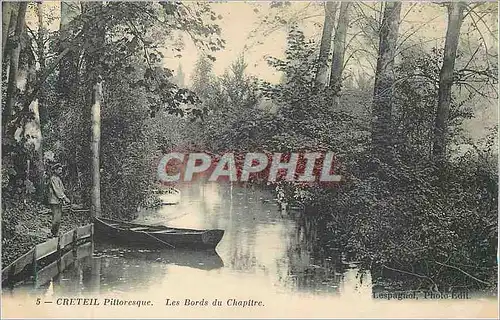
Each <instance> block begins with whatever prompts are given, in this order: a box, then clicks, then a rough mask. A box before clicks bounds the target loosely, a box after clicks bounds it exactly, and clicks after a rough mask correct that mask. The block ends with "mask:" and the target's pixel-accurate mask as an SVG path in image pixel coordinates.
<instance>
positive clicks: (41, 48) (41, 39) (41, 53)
mask: <svg viewBox="0 0 500 320" xmlns="http://www.w3.org/2000/svg"><path fill="white" fill-rule="evenodd" d="M43 9H44V4H43V3H42V2H39V3H38V4H37V13H38V39H37V49H38V50H37V55H38V64H39V68H38V83H43V84H42V88H41V89H40V91H39V93H38V111H39V113H40V127H42V126H43V125H44V124H45V123H46V121H47V112H46V110H45V107H46V106H45V87H46V86H45V84H44V83H45V82H44V79H42V76H43V74H44V73H45V71H46V63H45V32H46V30H45V26H44V21H43Z"/></svg>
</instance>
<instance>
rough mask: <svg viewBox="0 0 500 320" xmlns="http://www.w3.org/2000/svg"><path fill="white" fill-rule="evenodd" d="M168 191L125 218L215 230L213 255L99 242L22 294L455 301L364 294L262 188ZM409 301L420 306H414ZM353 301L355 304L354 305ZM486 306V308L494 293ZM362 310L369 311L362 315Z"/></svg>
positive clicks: (351, 308) (327, 310) (356, 277)
mask: <svg viewBox="0 0 500 320" xmlns="http://www.w3.org/2000/svg"><path fill="white" fill-rule="evenodd" d="M178 188H179V189H180V190H181V192H182V194H181V201H180V203H179V204H178V205H175V206H163V207H161V208H159V209H157V210H149V211H148V210H145V211H142V212H141V213H140V215H139V217H138V218H137V220H136V221H135V222H138V223H146V224H158V225H168V226H173V227H184V228H197V229H205V228H206V229H212V228H218V229H224V230H225V234H224V237H223V238H222V240H221V242H220V243H219V245H218V246H217V248H216V252H203V251H179V250H169V249H166V250H147V249H131V248H122V247H117V246H113V245H106V244H99V245H96V247H95V248H94V254H93V256H89V257H83V258H81V259H79V260H77V261H74V262H73V264H72V265H70V266H68V269H67V270H65V271H63V272H62V273H60V274H59V275H58V276H54V277H53V278H52V279H51V280H50V281H49V282H48V283H45V284H43V285H39V286H38V289H30V290H31V291H30V293H29V294H30V295H32V294H33V295H36V296H39V295H40V294H41V293H43V294H45V295H48V296H63V297H64V296H78V295H91V296H93V297H96V296H99V297H109V296H115V297H120V298H123V297H129V298H131V299H137V298H139V297H141V298H143V297H148V298H150V299H154V298H157V299H159V300H162V299H164V298H167V297H169V298H177V299H179V300H182V299H185V298H192V299H202V298H207V299H210V298H221V299H228V298H239V299H249V298H252V299H254V298H258V299H262V300H264V301H266V304H267V305H269V307H268V308H271V309H266V310H273V311H272V312H271V311H269V312H268V313H264V314H258V313H251V312H253V311H249V310H247V311H245V312H248V313H244V315H243V313H242V312H243V311H242V310H234V313H227V314H226V315H227V317H230V318H235V317H243V316H245V317H260V316H264V317H266V316H267V317H272V316H279V317H332V316H333V315H336V316H339V317H374V316H376V315H378V316H382V317H388V316H393V317H394V316H396V317H397V316H398V315H399V317H401V316H404V315H406V314H407V308H413V310H414V311H415V313H414V314H415V315H416V314H421V315H423V316H424V317H426V316H429V315H434V316H435V315H436V314H435V311H434V309H436V308H438V306H443V307H442V308H441V309H440V312H441V313H442V314H445V311H444V310H449V309H446V308H447V306H450V305H452V304H453V305H456V306H458V305H460V304H462V303H463V301H446V303H444V302H440V304H433V301H427V302H426V301H404V302H399V301H380V300H377V299H373V298H372V284H371V278H370V274H369V273H366V274H363V275H362V274H360V273H359V272H358V271H357V270H356V269H346V268H345V267H346V266H345V264H343V263H342V261H341V258H340V256H339V255H334V256H327V255H324V254H321V250H311V246H310V244H311V239H313V238H314V237H315V235H314V232H313V231H314V230H311V224H310V223H309V224H307V223H306V222H304V223H303V224H301V223H298V222H297V221H296V220H295V219H291V218H287V217H283V216H282V214H281V212H280V210H279V209H278V206H277V205H276V201H275V199H273V196H272V194H271V193H269V192H267V191H265V190H259V189H253V188H244V187H236V186H234V185H230V184H226V185H224V184H193V185H181V186H178ZM31 288H33V287H31ZM33 290H34V291H33ZM16 292H17V293H16ZM16 294H17V296H23V295H22V294H23V293H22V291H20V289H19V288H17V289H16V288H14V290H13V291H12V292H11V293H10V295H11V296H13V297H15V296H16ZM417 302H420V304H418V305H416V304H414V303H417ZM490 302H491V303H490ZM360 303H362V304H363V305H364V306H365V308H364V309H363V308H362V309H359V308H357V306H358V305H359V304H360ZM398 303H399V304H398ZM402 303H405V305H403V304H402ZM412 303H413V304H412ZM483 303H485V302H484V301H479V300H475V301H474V304H472V303H470V304H469V305H468V306H469V307H468V309H467V310H469V311H470V312H469V313H465V312H461V313H453V314H455V315H456V314H460V315H467V314H469V315H471V314H472V315H474V314H478V312H479V311H478V310H482V306H483ZM486 305H487V306H488V308H489V307H492V306H494V307H492V308H493V309H492V310H496V305H495V299H492V300H490V301H488V302H487V304H486ZM284 306H286V307H284ZM313 306H316V307H313ZM334 306H335V307H334ZM403 306H406V307H404V308H403ZM423 306H426V308H424V307H423ZM272 308H274V309H272ZM370 308H373V309H374V310H375V309H376V310H378V311H377V312H372V311H370V310H371V309H370ZM89 310H90V309H89ZM155 310H156V309H155ZM162 310H165V309H161V308H159V309H158V311H157V312H156V311H154V312H153V311H151V312H153V313H151V316H152V317H166V316H168V317H174V318H175V317H186V316H188V315H187V314H186V312H187V309H179V310H178V311H177V310H176V311H172V310H169V312H170V313H168V314H165V313H162V312H165V311H162ZM263 310H264V309H263ZM398 310H399V311H398ZM139 311H141V310H137V312H139ZM216 311H217V310H216V309H213V310H212V309H210V310H208V309H206V310H202V309H199V310H198V309H190V312H192V313H189V317H208V316H209V315H210V316H214V317H218V316H219V314H215V313H211V314H209V313H207V312H216ZM417 311H418V312H420V313H418V312H417ZM124 312H129V310H128V309H127V311H124ZM132 312H133V311H132ZM141 312H142V311H141ZM176 312H178V313H176ZM197 312H199V313H197ZM228 312H229V311H228ZM263 312H264V311H263ZM398 312H399V313H398ZM426 312H427V313H426ZM135 315H136V316H139V317H149V316H145V315H143V314H139V313H137V314H135ZM447 315H448V316H450V315H451V313H447ZM81 316H82V317H83V315H81ZM91 316H94V314H92V315H91ZM102 316H104V317H108V318H109V317H114V316H119V317H124V316H133V313H116V314H107V313H102Z"/></svg>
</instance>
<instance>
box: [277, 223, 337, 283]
mask: <svg viewBox="0 0 500 320" xmlns="http://www.w3.org/2000/svg"><path fill="white" fill-rule="evenodd" d="M293 218H294V220H295V221H296V227H295V229H294V230H291V231H290V236H289V238H290V241H287V244H288V246H287V250H286V252H287V258H288V259H287V260H288V274H287V276H288V277H287V278H286V279H285V280H284V281H289V282H290V283H292V284H293V286H294V287H295V288H296V289H298V290H305V291H312V292H330V293H333V292H338V291H339V287H340V283H341V281H342V278H343V273H342V264H341V259H340V256H339V255H332V254H331V253H330V254H327V253H325V251H324V250H321V249H320V248H318V219H317V216H315V215H305V214H303V213H296V216H294V217H293Z"/></svg>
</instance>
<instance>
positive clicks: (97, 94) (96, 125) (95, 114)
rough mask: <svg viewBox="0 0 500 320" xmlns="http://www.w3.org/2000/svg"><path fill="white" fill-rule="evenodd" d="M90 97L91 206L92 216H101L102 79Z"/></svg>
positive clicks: (98, 80)
mask: <svg viewBox="0 0 500 320" xmlns="http://www.w3.org/2000/svg"><path fill="white" fill-rule="evenodd" d="M93 89H94V90H93V94H92V95H93V97H92V111H91V112H92V142H91V143H92V144H91V149H92V166H91V172H92V192H91V201H92V204H91V208H90V212H91V214H92V217H100V216H101V172H100V165H99V153H100V145H101V102H102V80H101V78H100V77H98V79H97V82H96V84H95V85H94V88H93Z"/></svg>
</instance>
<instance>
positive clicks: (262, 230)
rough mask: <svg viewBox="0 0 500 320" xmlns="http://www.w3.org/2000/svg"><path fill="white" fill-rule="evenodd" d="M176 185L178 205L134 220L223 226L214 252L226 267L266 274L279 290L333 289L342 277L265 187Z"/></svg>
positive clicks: (306, 230)
mask: <svg viewBox="0 0 500 320" xmlns="http://www.w3.org/2000/svg"><path fill="white" fill-rule="evenodd" d="M178 188H180V189H181V191H182V194H181V202H180V204H179V205H177V206H165V207H162V208H160V209H159V210H156V211H143V212H141V214H140V215H139V217H138V219H137V221H136V222H138V223H149V224H166V225H170V226H175V227H184V228H221V229H225V230H226V232H225V235H224V238H223V239H222V241H221V243H220V244H219V246H218V247H217V251H218V252H219V254H220V256H221V257H222V259H223V260H224V265H225V266H226V267H227V268H228V271H227V272H244V273H248V274H253V275H255V276H259V277H266V278H268V279H269V281H270V282H271V283H274V284H276V286H278V287H279V288H278V291H281V290H293V291H295V290H303V291H309V292H312V293H327V292H328V293H335V292H338V288H339V283H340V281H341V279H342V265H341V264H340V263H339V261H337V260H338V259H337V258H336V257H318V258H316V257H313V256H312V255H311V251H310V243H311V241H310V239H311V237H312V236H311V234H310V231H309V230H310V228H304V226H303V225H300V224H297V223H296V222H295V221H294V220H293V219H284V217H283V216H282V214H281V212H280V211H279V209H278V206H277V205H276V201H275V199H274V198H273V196H272V194H271V193H270V192H268V191H266V190H261V189H258V188H252V187H248V188H246V187H239V186H235V185H231V184H215V183H213V184H191V185H181V186H179V187H178ZM305 233H307V234H305Z"/></svg>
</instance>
